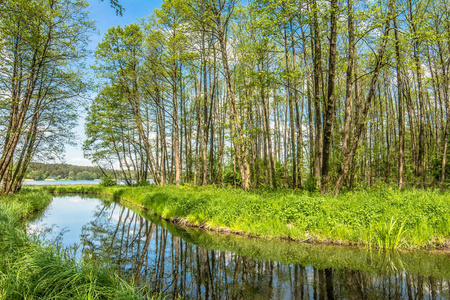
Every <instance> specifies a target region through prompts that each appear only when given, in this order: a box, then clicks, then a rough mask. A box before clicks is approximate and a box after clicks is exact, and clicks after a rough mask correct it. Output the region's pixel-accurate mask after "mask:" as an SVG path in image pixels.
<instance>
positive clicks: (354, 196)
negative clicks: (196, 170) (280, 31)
mask: <svg viewBox="0 0 450 300" xmlns="http://www.w3.org/2000/svg"><path fill="white" fill-rule="evenodd" d="M45 189H47V190H49V191H50V192H52V193H81V194H83V193H84V194H97V195H104V196H110V197H114V198H116V199H120V200H123V201H126V202H128V203H130V204H132V205H135V206H137V207H139V208H141V209H145V210H150V211H151V212H152V213H154V214H156V215H157V216H159V217H161V218H162V219H164V220H168V221H170V222H172V223H176V224H180V225H182V226H188V227H198V228H203V229H205V230H210V231H214V232H218V233H224V234H236V235H244V236H250V237H262V238H266V239H284V240H293V241H299V242H308V243H325V244H337V245H353V246H362V247H375V248H390V249H393V248H400V249H425V250H433V251H447V250H449V249H450V247H449V245H450V238H449V237H450V220H448V216H449V215H450V200H448V199H450V197H449V196H450V193H448V192H441V191H438V190H431V191H430V190H428V191H423V190H407V191H398V190H396V189H395V188H389V187H379V188H377V189H372V190H362V191H358V192H349V193H346V194H342V195H340V196H337V197H334V196H323V195H320V194H310V193H308V192H302V191H300V192H298V191H297V192H294V191H285V190H282V191H254V192H245V191H241V190H231V189H219V188H215V187H201V188H200V187H190V186H183V187H174V186H166V187H158V186H148V187H101V186H58V187H56V186H54V187H45Z"/></svg>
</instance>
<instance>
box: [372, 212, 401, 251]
mask: <svg viewBox="0 0 450 300" xmlns="http://www.w3.org/2000/svg"><path fill="white" fill-rule="evenodd" d="M404 228H405V223H402V224H398V223H397V221H395V220H394V217H392V218H391V220H390V221H389V222H387V221H380V222H378V223H377V224H376V225H375V226H373V225H372V224H371V225H370V229H369V231H368V236H369V238H368V240H367V244H368V246H369V247H372V246H376V247H377V248H380V249H391V250H393V249H397V248H399V247H400V246H401V244H400V242H401V238H402V236H403V235H404V234H405V231H404Z"/></svg>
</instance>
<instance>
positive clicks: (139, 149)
mask: <svg viewBox="0 0 450 300" xmlns="http://www.w3.org/2000/svg"><path fill="white" fill-rule="evenodd" d="M449 20H450V3H449V2H448V1H443V0H442V1H441V0H438V1H431V2H430V1H422V0H414V1H413V0H384V1H376V2H372V1H370V2H368V1H358V0H356V1H337V0H330V1H325V2H321V1H316V0H307V1H303V0H277V1H268V0H252V1H248V2H245V4H244V3H240V2H238V1H237V0H189V1H180V0H165V1H164V2H163V4H162V6H161V8H160V9H158V10H156V11H155V12H154V14H152V15H151V16H150V17H149V18H148V19H146V20H145V21H142V22H140V23H139V24H131V25H128V26H125V27H120V26H117V27H113V28H111V29H109V31H108V32H107V33H106V35H105V37H104V38H103V41H102V42H101V43H100V44H99V46H98V50H97V51H96V64H95V71H96V74H97V76H98V77H99V78H101V79H102V82H103V84H104V85H103V86H104V87H103V88H102V89H101V91H100V92H99V94H98V96H97V97H96V99H95V100H94V101H93V103H92V106H91V107H90V109H89V113H88V118H87V125H86V133H87V136H88V139H87V141H86V142H85V145H84V148H85V151H86V155H87V156H88V157H90V158H92V159H93V160H94V161H95V162H97V163H100V164H114V163H117V164H118V165H120V168H121V170H122V172H123V174H124V176H125V177H128V178H137V179H138V181H139V180H146V179H147V176H148V174H150V176H151V177H152V178H153V180H154V181H155V183H157V184H160V185H164V184H177V185H178V184H180V183H181V182H191V183H193V184H195V185H205V184H229V185H234V186H237V185H240V186H242V188H244V189H249V188H258V187H272V188H278V187H286V188H302V187H306V188H311V189H313V188H320V189H321V190H322V192H324V193H326V192H328V191H329V189H330V188H331V189H332V190H333V192H334V193H335V194H336V193H339V191H340V190H341V188H342V187H343V186H346V187H354V186H355V185H358V184H365V185H372V184H374V183H376V182H379V181H382V182H387V183H396V184H398V186H399V187H400V188H401V187H404V186H405V185H414V186H422V187H425V186H430V185H441V186H443V185H444V184H446V182H447V172H446V170H448V166H447V156H448V153H447V152H448V150H447V148H448V130H449V128H448V127H449V122H448V121H449V116H448V113H449V111H448V108H449V71H450V70H449V65H450V59H449V52H450V40H449V38H450V21H449Z"/></svg>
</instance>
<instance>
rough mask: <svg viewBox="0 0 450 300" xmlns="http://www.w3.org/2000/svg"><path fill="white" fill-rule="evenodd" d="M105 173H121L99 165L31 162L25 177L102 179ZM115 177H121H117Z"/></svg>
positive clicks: (41, 178) (37, 178) (40, 178)
mask: <svg viewBox="0 0 450 300" xmlns="http://www.w3.org/2000/svg"><path fill="white" fill-rule="evenodd" d="M105 175H111V176H116V175H119V174H114V171H113V170H105V169H99V168H98V167H88V166H75V165H69V164H46V163H36V162H31V163H30V164H29V166H28V169H27V172H26V173H25V176H24V177H25V178H27V179H34V180H43V179H46V178H53V179H68V180H92V179H100V178H102V177H103V176H105ZM115 179H120V178H117V177H115Z"/></svg>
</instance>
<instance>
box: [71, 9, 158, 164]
mask: <svg viewBox="0 0 450 300" xmlns="http://www.w3.org/2000/svg"><path fill="white" fill-rule="evenodd" d="M89 3H90V4H91V19H92V20H95V21H96V26H97V29H98V31H99V34H92V35H91V43H90V46H89V48H90V50H92V51H94V50H95V48H96V47H97V44H98V43H99V42H100V41H101V40H102V37H103V35H104V34H105V32H106V31H107V30H108V28H110V27H113V26H116V25H119V24H120V25H126V24H130V23H134V22H136V21H137V20H138V19H140V18H144V17H147V16H148V15H150V14H151V13H152V12H153V10H154V9H155V8H159V7H160V6H161V3H162V0H120V3H121V4H122V6H123V7H124V8H125V11H124V13H123V16H116V13H115V10H114V9H113V8H111V7H110V4H109V0H104V2H101V1H100V0H89ZM90 61H93V60H90ZM75 132H76V134H77V140H76V142H77V146H75V147H73V146H68V145H67V146H66V155H65V159H64V162H66V163H68V164H73V165H80V166H90V165H92V164H91V162H90V161H89V160H87V159H85V158H84V157H83V151H82V150H81V146H82V143H83V141H84V139H85V136H84V116H83V115H82V116H81V117H80V119H79V124H78V126H77V128H76V129H75Z"/></svg>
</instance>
